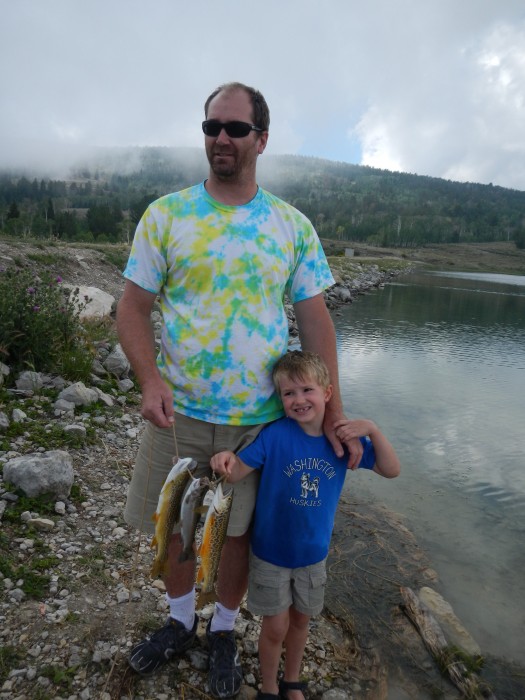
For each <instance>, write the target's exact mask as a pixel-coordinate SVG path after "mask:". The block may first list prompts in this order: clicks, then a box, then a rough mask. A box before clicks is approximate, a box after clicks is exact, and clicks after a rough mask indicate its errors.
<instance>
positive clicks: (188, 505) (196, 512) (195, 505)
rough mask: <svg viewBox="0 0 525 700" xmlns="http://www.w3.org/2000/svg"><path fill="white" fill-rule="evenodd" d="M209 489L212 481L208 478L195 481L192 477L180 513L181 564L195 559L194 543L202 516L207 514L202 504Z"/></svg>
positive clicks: (204, 477)
mask: <svg viewBox="0 0 525 700" xmlns="http://www.w3.org/2000/svg"><path fill="white" fill-rule="evenodd" d="M209 489H210V480H209V479H208V477H206V476H203V477H202V478H201V479H195V478H194V477H193V476H192V477H191V483H190V485H189V486H188V488H187V489H186V493H185V494H184V498H183V501H182V508H181V512H180V521H181V526H180V527H181V529H180V534H181V537H182V552H181V553H180V556H179V561H180V562H183V561H188V559H195V550H194V548H193V542H194V541H195V532H196V530H197V525H198V524H199V520H200V518H201V515H202V513H203V512H206V509H205V508H203V506H202V502H203V500H204V496H205V495H206V493H207V492H208V490H209Z"/></svg>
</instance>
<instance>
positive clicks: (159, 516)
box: [151, 457, 197, 578]
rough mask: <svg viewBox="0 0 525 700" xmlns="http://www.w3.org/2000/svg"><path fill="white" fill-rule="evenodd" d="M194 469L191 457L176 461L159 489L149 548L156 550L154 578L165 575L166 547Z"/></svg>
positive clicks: (177, 520)
mask: <svg viewBox="0 0 525 700" xmlns="http://www.w3.org/2000/svg"><path fill="white" fill-rule="evenodd" d="M196 468H197V462H196V461H195V460H194V459H191V457H186V458H184V459H179V460H177V462H176V463H175V464H174V465H173V467H172V468H171V471H170V473H169V474H168V476H167V477H166V481H165V482H164V485H163V487H162V489H161V492H160V495H159V502H158V504H157V510H156V511H155V513H154V514H153V520H154V521H155V535H154V536H153V539H152V541H151V546H152V547H156V548H157V554H156V556H155V559H154V560H153V565H152V567H151V575H152V576H153V577H154V578H157V577H158V576H163V575H164V574H165V573H166V564H167V560H168V545H169V542H170V539H171V535H172V532H173V526H174V525H175V524H176V523H178V522H179V520H180V511H181V506H182V497H183V494H184V489H185V488H186V486H187V484H188V481H189V480H190V478H191V473H192V472H193V471H194V470H195V469H196Z"/></svg>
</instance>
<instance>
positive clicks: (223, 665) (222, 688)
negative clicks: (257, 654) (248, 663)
mask: <svg viewBox="0 0 525 700" xmlns="http://www.w3.org/2000/svg"><path fill="white" fill-rule="evenodd" d="M210 624H211V620H210V622H208V626H207V627H206V638H207V639H208V646H209V648H210V667H209V672H208V685H209V687H210V693H211V694H212V695H213V697H214V698H232V697H233V696H234V695H237V693H238V692H239V690H240V689H241V683H242V666H241V661H240V659H239V652H238V651H237V644H236V643H235V633H234V632H233V631H229V630H218V631H217V632H210Z"/></svg>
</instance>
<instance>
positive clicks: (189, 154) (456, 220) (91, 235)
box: [0, 148, 525, 248]
mask: <svg viewBox="0 0 525 700" xmlns="http://www.w3.org/2000/svg"><path fill="white" fill-rule="evenodd" d="M206 171H207V164H206V162H205V159H204V157H203V154H202V152H201V151H200V149H175V148H135V149H108V150H106V151H103V152H99V153H98V154H97V157H96V159H95V158H94V159H93V160H92V161H91V162H87V163H84V164H82V165H79V166H77V167H75V168H72V169H71V171H70V172H69V173H68V176H67V177H66V178H64V179H61V180H58V179H51V178H46V177H36V176H35V175H32V174H31V173H28V172H24V173H20V172H12V171H11V172H6V171H4V172H0V234H1V235H4V236H14V237H17V238H23V237H28V238H29V237H31V238H55V239H63V240H69V241H79V242H90V241H97V242H106V241H107V242H119V241H125V242H129V241H130V238H131V237H132V235H133V231H134V228H135V226H136V224H137V222H138V221H139V220H140V217H141V216H142V214H143V212H144V210H145V208H146V206H147V205H148V204H149V203H150V202H151V201H153V200H154V199H156V198H157V197H159V196H161V195H162V194H165V193H167V192H172V191H175V190H179V189H183V188H184V187H188V186H190V185H192V184H194V183H195V182H198V181H199V180H202V179H204V177H206ZM259 182H260V184H261V185H262V186H263V187H266V188H267V189H269V190H271V191H272V192H273V193H274V194H276V195H278V196H280V197H282V198H283V199H285V200H287V201H288V202H290V203H291V204H293V205H294V206H295V207H297V208H298V209H299V210H300V211H302V212H303V213H304V214H306V216H308V218H310V219H311V221H312V222H313V223H314V225H315V227H316V229H317V231H318V233H319V235H320V236H322V237H323V238H332V239H338V240H340V241H355V242H363V243H366V244H368V245H380V246H383V247H398V248H399V247H416V246H422V245H425V244H430V243H432V244H435V243H454V242H485V241H502V240H505V241H508V240H513V241H515V243H516V245H517V246H518V247H520V248H523V247H525V192H523V191H521V190H512V189H508V188H504V187H499V186H493V185H482V184H478V183H470V182H467V183H459V182H454V181H450V180H444V179H441V178H435V177H427V176H421V175H415V174H410V173H400V172H391V171H388V170H380V169H378V168H370V167H367V166H360V165H352V164H349V163H340V162H335V161H328V160H323V159H319V158H309V157H303V156H266V155H265V156H264V159H261V160H260V166H259Z"/></svg>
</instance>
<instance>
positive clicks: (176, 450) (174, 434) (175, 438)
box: [173, 422, 179, 461]
mask: <svg viewBox="0 0 525 700" xmlns="http://www.w3.org/2000/svg"><path fill="white" fill-rule="evenodd" d="M173 441H174V443H175V457H176V458H177V461H178V460H179V447H178V445H177V433H176V432H175V422H173Z"/></svg>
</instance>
